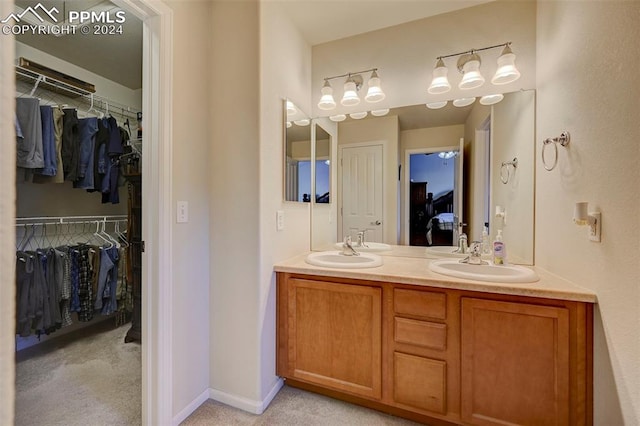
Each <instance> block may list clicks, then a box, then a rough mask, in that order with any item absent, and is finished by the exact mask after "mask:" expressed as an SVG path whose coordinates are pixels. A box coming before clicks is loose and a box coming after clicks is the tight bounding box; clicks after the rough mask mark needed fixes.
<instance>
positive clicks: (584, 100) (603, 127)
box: [535, 1, 640, 426]
mask: <svg viewBox="0 0 640 426" xmlns="http://www.w3.org/2000/svg"><path fill="white" fill-rule="evenodd" d="M639 19H640V3H639V2H636V1H633V2H622V1H611V2H547V1H544V2H539V3H538V9H537V20H538V31H537V47H538V50H537V79H538V81H537V88H538V92H537V108H536V113H537V120H536V130H537V141H536V152H537V160H538V161H537V164H536V250H535V256H536V264H537V265H539V266H541V267H544V268H546V269H548V270H550V271H552V272H554V273H556V274H558V275H561V276H563V277H565V278H568V279H570V280H571V281H573V282H575V283H577V284H579V285H582V286H584V287H587V288H589V289H592V290H594V291H595V292H596V293H597V295H598V304H597V307H596V316H595V342H594V346H595V347H594V357H595V360H594V398H595V420H594V424H596V425H623V424H624V425H629V426H632V425H637V424H639V423H640V356H639V354H640V285H639V283H640V267H639V266H638V265H639V263H638V257H637V252H638V242H639V241H640V220H639V219H638V212H639V211H640V197H638V193H639V189H640V168H639V167H638V163H639V162H640V144H639V143H638V141H639V140H640V127H639V126H638V117H639V115H640V104H639V103H638V98H639V95H640V93H639V88H640V74H638V72H637V71H636V70H637V68H638V66H640V57H639V52H640V51H639V50H638V47H637V40H639V39H640V26H638V20H639ZM564 130H568V131H569V132H570V133H571V143H570V145H569V146H568V147H567V148H562V147H559V148H558V151H559V155H560V158H559V162H558V166H557V168H556V169H555V170H553V171H551V172H547V171H546V170H545V169H544V168H543V166H542V162H541V161H540V152H541V147H542V140H544V139H545V138H548V137H555V136H559V135H560V132H562V131H564ZM576 201H588V202H589V207H590V210H598V211H601V212H602V242H601V243H593V242H590V241H589V240H588V239H587V235H586V232H587V231H586V229H585V228H584V227H578V226H576V225H574V224H573V222H572V216H573V206H574V203H575V202H576Z"/></svg>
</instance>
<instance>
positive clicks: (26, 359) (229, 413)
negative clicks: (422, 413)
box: [15, 321, 416, 426]
mask: <svg viewBox="0 0 640 426" xmlns="http://www.w3.org/2000/svg"><path fill="white" fill-rule="evenodd" d="M129 327H130V325H129V324H126V325H124V326H122V327H119V328H116V329H113V322H112V321H105V322H103V323H101V324H97V325H96V326H92V327H89V328H87V329H83V330H79V331H78V332H73V333H70V334H69V335H65V336H60V337H59V338H57V339H51V340H49V341H47V342H44V343H42V344H40V345H37V346H35V347H32V348H28V349H24V350H22V351H20V352H19V353H18V355H17V361H18V362H17V368H16V421H15V425H16V426H76V425H77V426H80V425H82V426H135V425H140V424H141V421H142V419H141V363H140V345H139V344H138V343H127V344H125V343H124V336H125V335H126V333H127V331H128V330H129ZM182 425H183V426H200V425H202V426H205V425H206V426H210V425H224V426H227V425H234V426H244V425H247V426H249V425H251V426H254V425H255V426H259V425H260V426H267V425H268V426H298V425H304V426H334V425H335V426H383V425H385V426H392V425H398V426H411V425H416V423H413V422H411V421H408V420H404V419H401V418H398V417H393V416H390V415H387V414H383V413H380V412H378V411H375V410H370V409H367V408H364V407H360V406H357V405H353V404H349V403H346V402H342V401H338V400H335V399H332V398H328V397H325V396H322V395H317V394H314V393H311V392H306V391H303V390H300V389H296V388H292V387H289V386H284V387H283V388H282V389H281V390H280V392H279V393H278V395H276V397H275V398H274V400H273V401H272V402H271V404H270V405H269V407H268V408H267V410H266V411H265V412H264V413H263V414H262V415H260V416H257V415H253V414H249V413H247V412H244V411H241V410H238V409H236V408H233V407H230V406H228V405H224V404H221V403H219V402H216V401H212V400H209V401H207V402H205V403H204V404H202V405H201V406H200V407H198V409H197V410H196V411H195V412H194V413H193V414H191V416H189V417H188V418H187V419H186V420H185V421H184V422H183V423H182Z"/></svg>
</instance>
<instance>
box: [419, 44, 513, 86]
mask: <svg viewBox="0 0 640 426" xmlns="http://www.w3.org/2000/svg"><path fill="white" fill-rule="evenodd" d="M498 47H503V49H502V53H501V54H500V57H499V58H498V70H497V71H496V73H495V75H494V76H493V78H492V79H491V83H493V84H495V85H501V84H507V83H511V82H514V81H516V80H517V79H518V78H520V72H519V71H518V69H517V68H516V63H515V61H516V55H515V54H514V53H513V51H512V50H511V42H510V41H509V42H506V43H502V44H497V45H495V46H487V47H482V48H480V49H471V50H467V51H465V52H459V53H453V54H451V55H443V56H438V57H437V58H436V59H437V62H436V66H435V68H434V70H433V78H432V80H431V84H430V85H429V89H428V92H429V93H431V94H439V93H446V92H448V91H449V90H451V84H450V83H449V80H448V78H447V74H448V72H449V71H448V69H447V67H446V66H445V64H444V59H445V58H451V57H454V56H459V58H458V62H457V68H458V71H460V73H462V80H460V83H459V84H458V88H460V89H462V90H467V89H475V88H477V87H480V86H482V85H483V84H484V82H485V79H484V77H483V76H482V73H481V72H480V65H481V64H482V59H481V58H480V55H478V52H481V51H484V50H489V49H495V48H498Z"/></svg>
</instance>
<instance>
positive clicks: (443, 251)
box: [427, 246, 491, 259]
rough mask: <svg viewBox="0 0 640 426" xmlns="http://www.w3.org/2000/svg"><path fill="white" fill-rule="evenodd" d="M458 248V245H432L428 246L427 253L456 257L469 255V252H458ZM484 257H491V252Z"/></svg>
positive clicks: (483, 256)
mask: <svg viewBox="0 0 640 426" xmlns="http://www.w3.org/2000/svg"><path fill="white" fill-rule="evenodd" d="M457 249H458V247H457V246H431V247H427V254H430V255H432V256H436V257H456V258H464V257H467V256H469V253H466V254H462V253H458V252H456V251H455V250H457ZM482 258H483V259H491V254H483V255H482Z"/></svg>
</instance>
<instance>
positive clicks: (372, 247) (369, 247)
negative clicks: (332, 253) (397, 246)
mask: <svg viewBox="0 0 640 426" xmlns="http://www.w3.org/2000/svg"><path fill="white" fill-rule="evenodd" d="M365 244H366V245H364V246H356V245H355V244H351V245H352V246H353V248H354V249H356V251H357V252H367V253H370V252H376V251H387V250H391V246H390V245H389V244H385V243H365ZM343 245H344V243H336V248H337V249H339V250H342V246H343Z"/></svg>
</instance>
